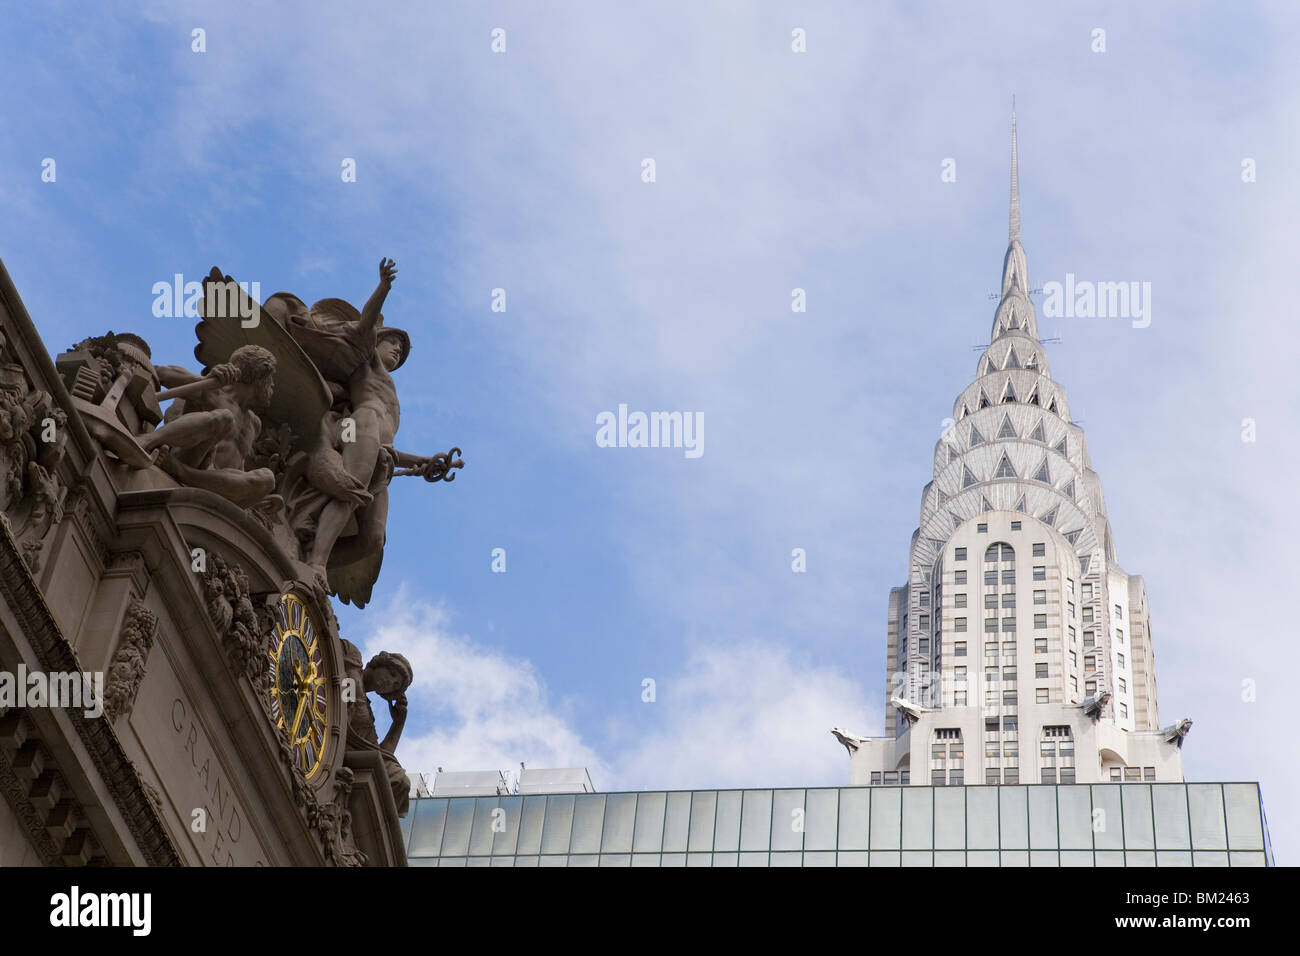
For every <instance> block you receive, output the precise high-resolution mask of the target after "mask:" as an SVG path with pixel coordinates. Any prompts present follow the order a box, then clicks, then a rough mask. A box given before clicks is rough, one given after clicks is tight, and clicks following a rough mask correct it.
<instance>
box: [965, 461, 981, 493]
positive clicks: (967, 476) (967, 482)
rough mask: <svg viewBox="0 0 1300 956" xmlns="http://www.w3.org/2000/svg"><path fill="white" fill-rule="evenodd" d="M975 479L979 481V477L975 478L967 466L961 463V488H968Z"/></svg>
mask: <svg viewBox="0 0 1300 956" xmlns="http://www.w3.org/2000/svg"><path fill="white" fill-rule="evenodd" d="M977 481H979V479H978V478H976V477H975V476H974V475H972V474H971V471H970V469H969V468H967V467H966V466H965V465H962V466H961V486H962V487H963V488H969V487H970V486H971V485H973V484H975V483H976V482H977Z"/></svg>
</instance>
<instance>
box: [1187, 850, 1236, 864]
mask: <svg viewBox="0 0 1300 956" xmlns="http://www.w3.org/2000/svg"><path fill="white" fill-rule="evenodd" d="M1192 865H1193V866H1227V865H1228V854H1227V852H1225V851H1223V850H1203V851H1199V852H1196V853H1193V854H1192Z"/></svg>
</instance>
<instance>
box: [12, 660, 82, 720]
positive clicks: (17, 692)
mask: <svg viewBox="0 0 1300 956" xmlns="http://www.w3.org/2000/svg"><path fill="white" fill-rule="evenodd" d="M9 707H20V708H21V707H67V708H71V709H73V710H80V711H81V712H82V714H84V715H85V716H86V717H89V718H91V719H94V718H97V717H101V716H103V714H104V672H103V671H91V672H89V673H82V672H80V671H69V672H65V671H55V672H53V673H49V674H47V673H44V672H43V671H29V670H27V667H26V665H24V664H19V665H18V672H17V673H16V674H15V673H13V672H11V671H0V709H7V708H9Z"/></svg>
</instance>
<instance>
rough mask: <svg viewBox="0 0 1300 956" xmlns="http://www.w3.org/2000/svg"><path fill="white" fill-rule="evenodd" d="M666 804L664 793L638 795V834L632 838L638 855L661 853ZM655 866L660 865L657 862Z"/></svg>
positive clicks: (633, 846)
mask: <svg viewBox="0 0 1300 956" xmlns="http://www.w3.org/2000/svg"><path fill="white" fill-rule="evenodd" d="M665 802H666V797H665V794H662V793H638V794H637V795H636V833H635V834H634V835H633V837H632V849H633V850H635V851H636V852H637V853H658V852H659V849H660V846H661V844H662V842H663V837H664V803H665ZM633 865H634V866H635V865H636V864H635V863H634V864H633ZM655 865H656V866H658V865H659V863H658V861H657V860H656V861H655Z"/></svg>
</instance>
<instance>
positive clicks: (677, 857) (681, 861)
mask: <svg viewBox="0 0 1300 956" xmlns="http://www.w3.org/2000/svg"><path fill="white" fill-rule="evenodd" d="M659 859H660V864H659V865H660V866H685V865H686V854H685V853H665V854H664V855H663V856H661V857H660V858H659Z"/></svg>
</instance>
